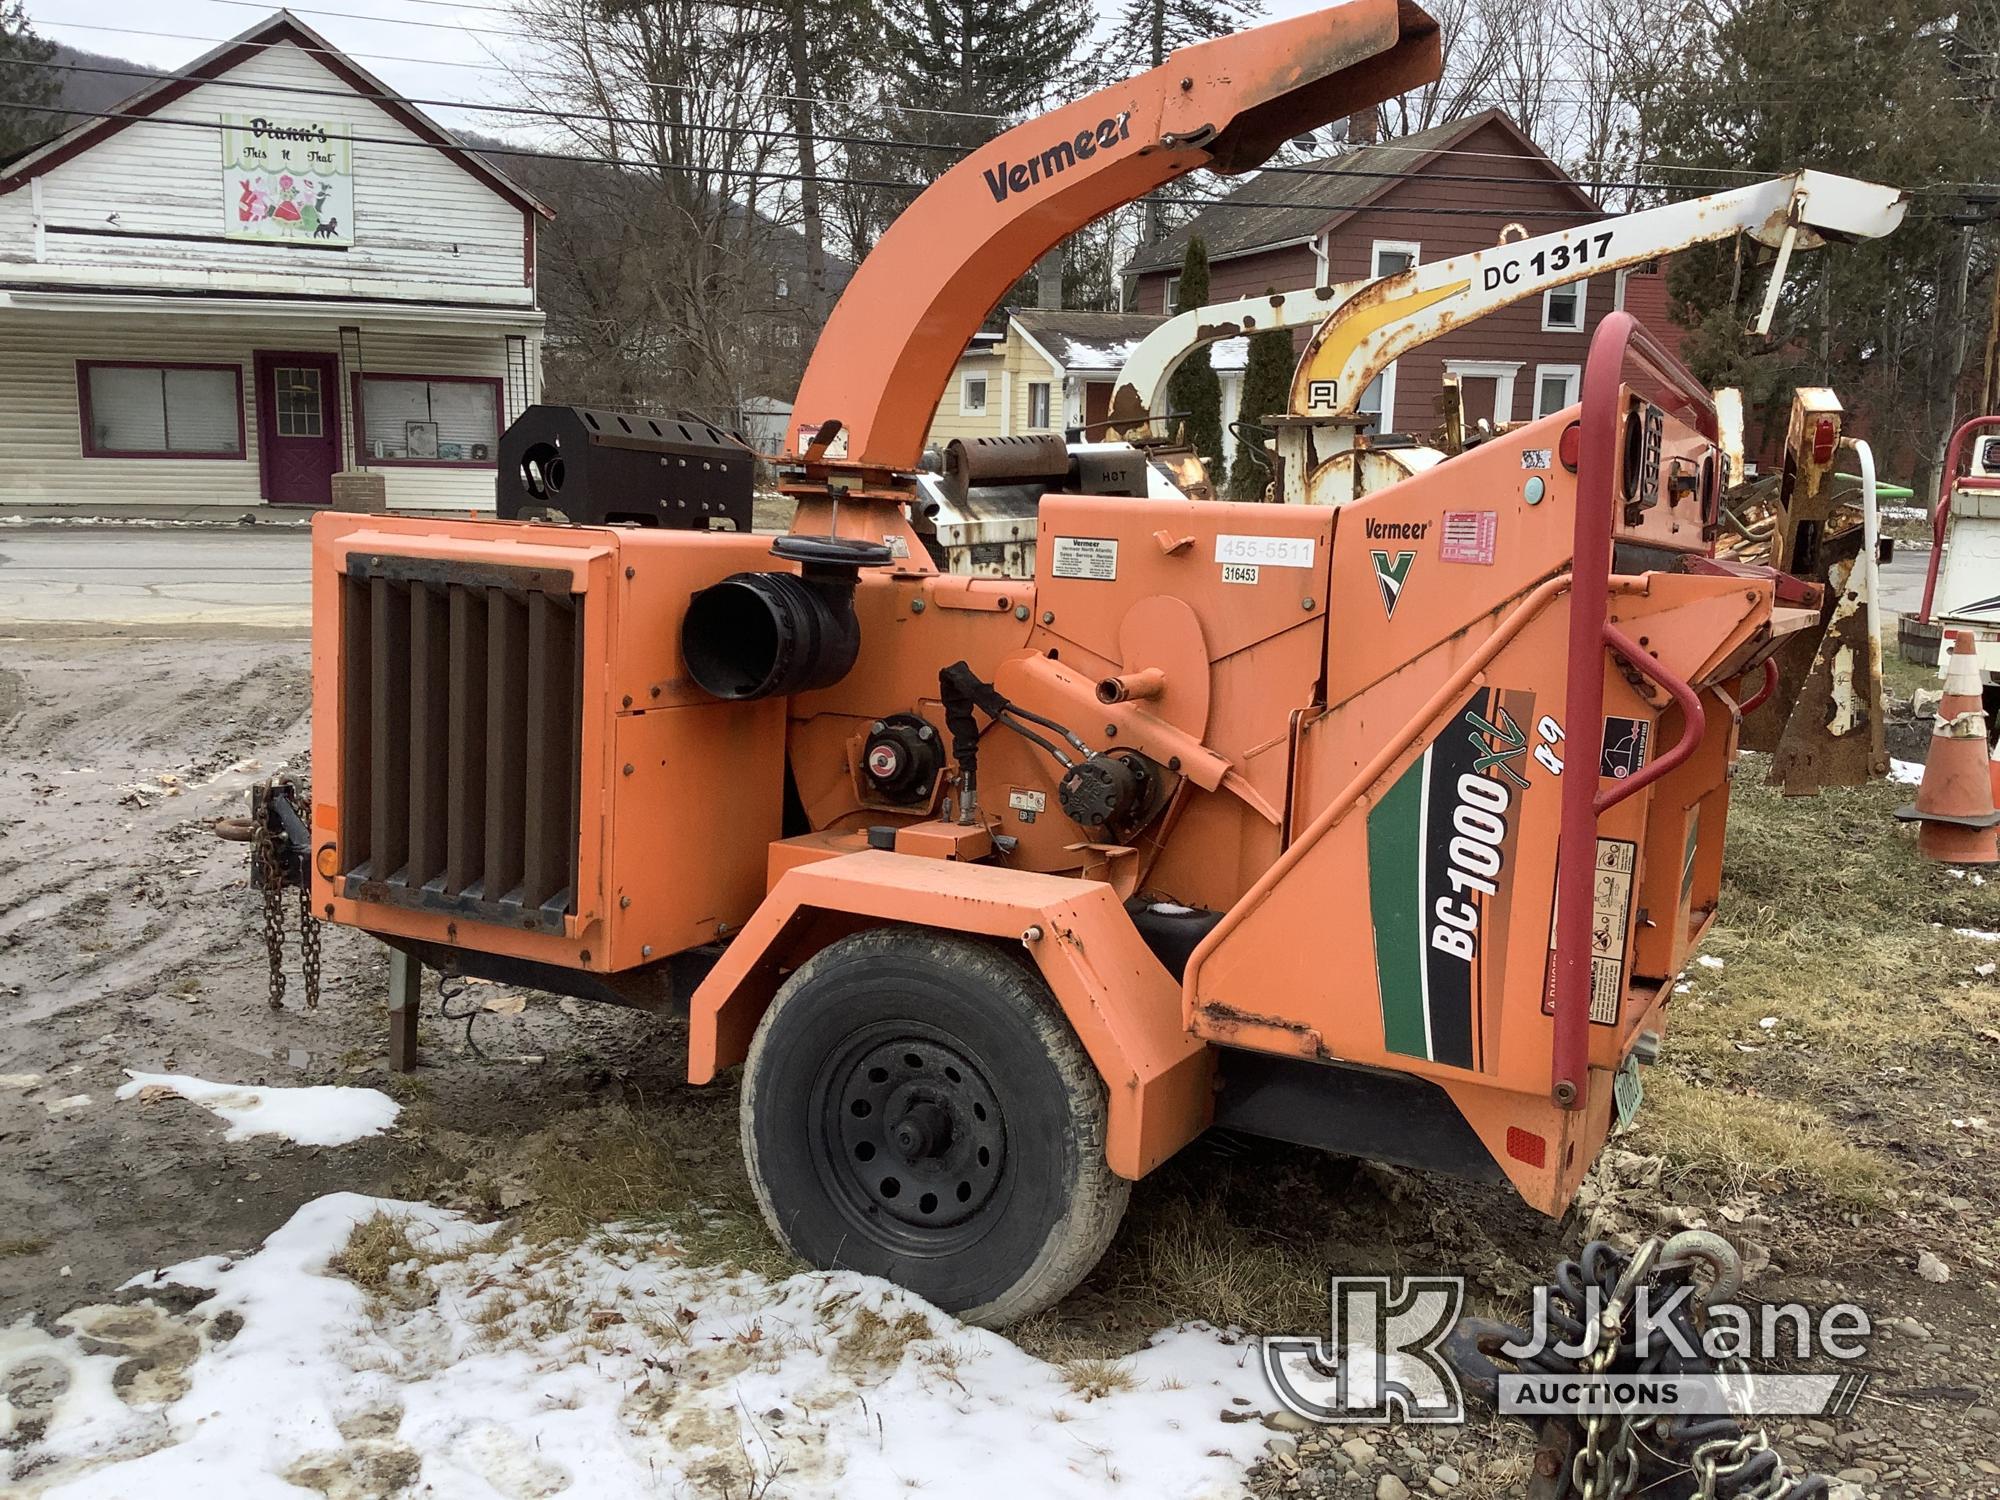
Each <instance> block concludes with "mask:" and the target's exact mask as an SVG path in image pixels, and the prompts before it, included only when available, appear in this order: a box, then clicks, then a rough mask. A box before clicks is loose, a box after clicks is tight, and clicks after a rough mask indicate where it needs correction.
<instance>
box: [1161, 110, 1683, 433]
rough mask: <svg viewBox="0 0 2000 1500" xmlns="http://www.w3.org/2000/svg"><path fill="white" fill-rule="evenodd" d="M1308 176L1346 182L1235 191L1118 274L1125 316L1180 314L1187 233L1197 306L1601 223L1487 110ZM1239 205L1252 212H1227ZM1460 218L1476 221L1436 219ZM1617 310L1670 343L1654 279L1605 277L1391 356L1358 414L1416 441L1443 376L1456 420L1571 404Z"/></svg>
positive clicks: (1265, 176) (1284, 182)
mask: <svg viewBox="0 0 2000 1500" xmlns="http://www.w3.org/2000/svg"><path fill="white" fill-rule="evenodd" d="M1311 165H1313V166H1316V167H1327V168H1332V169H1336V170H1339V171H1341V172H1343V173H1345V174H1349V175H1343V176H1312V175H1307V174H1304V173H1297V172H1270V171H1267V172H1261V173H1259V174H1257V175H1256V176H1255V177H1252V178H1250V179H1248V180H1247V181H1245V182H1244V183H1243V184H1242V185H1241V186H1240V187H1238V188H1237V189H1236V191H1235V192H1233V193H1231V194H1230V196H1229V197H1228V198H1226V199H1224V200H1222V202H1221V203H1219V204H1217V205H1216V206H1215V207H1213V208H1209V209H1205V210H1204V211H1203V212H1202V213H1201V214H1199V215H1198V216H1197V217H1195V218H1194V219H1193V220H1191V221H1190V222H1189V223H1187V224H1185V225H1182V226H1181V227H1180V228H1179V229H1177V230H1175V231H1174V232H1173V233H1172V234H1170V235H1168V236H1166V237H1165V238H1164V239H1162V240H1160V241H1158V242H1157V243H1155V244H1152V245H1149V246H1146V247H1145V248H1144V249H1142V250H1140V252H1139V253H1138V254H1137V255H1135V256H1134V257H1133V258H1132V260H1131V261H1130V262H1128V263H1127V265H1126V267H1125V273H1124V274H1125V284H1126V288H1127V297H1128V301H1127V307H1128V309H1129V310H1131V311H1133V312H1142V313H1153V314H1160V313H1170V312H1176V311H1179V310H1180V308H1179V307H1178V305H1177V302H1178V291H1179V281H1180V274H1179V273H1180V268H1181V262H1182V258H1183V256H1184V255H1185V253H1186V250H1187V242H1188V239H1189V237H1190V236H1191V235H1195V234H1199V235H1200V236H1201V239H1202V243H1203V245H1204V246H1205V247H1206V248H1207V250H1208V258H1209V267H1210V270H1209V300H1210V301H1212V302H1221V301H1226V300H1228V299H1230V298H1234V297H1248V296H1256V295H1258V294H1260V293H1262V292H1265V291H1291V290H1294V289H1297V288H1302V287H1310V286H1324V285H1329V284H1332V283H1337V282H1343V281H1355V280H1360V279H1363V278H1365V277H1368V276H1379V275H1386V274H1387V273H1389V272H1391V271H1398V270H1401V269H1403V268H1404V267H1405V266H1408V265H1411V264H1414V263H1425V264H1428V263H1429V262H1432V261H1435V260H1439V259H1442V258H1444V257H1446V256H1451V255H1459V254H1462V253H1464V252H1466V251H1471V250H1477V249H1480V248H1481V247H1483V246H1486V245H1490V244H1493V243H1494V242H1495V241H1497V240H1498V239H1499V238H1500V236H1501V233H1502V231H1503V230H1506V231H1507V232H1508V233H1509V236H1510V237H1515V238H1518V237H1519V235H1518V231H1516V230H1514V229H1513V227H1512V226H1515V225H1519V226H1520V229H1522V230H1525V231H1526V232H1527V233H1528V234H1530V235H1536V234H1546V233H1548V232H1549V231H1551V230H1556V229H1565V228H1569V227H1571V226H1573V225H1577V224H1587V223H1590V222H1592V221H1594V220H1596V219H1600V218H1603V217H1604V212H1603V210H1602V209H1600V208H1599V207H1598V205H1597V203H1596V200H1594V199H1593V198H1592V197H1591V196H1590V195H1589V194H1588V193H1586V192H1585V191H1584V190H1583V189H1582V188H1581V187H1579V186H1578V185H1577V184H1576V183H1575V182H1574V181H1572V180H1571V179H1570V177H1569V176H1568V174H1566V173H1565V172H1564V171H1563V170H1562V168H1560V167H1559V166H1557V165H1556V164H1555V163H1554V162H1553V161H1551V160H1550V159H1549V157H1548V156H1547V155H1546V154H1545V153H1544V152H1543V151H1542V150H1541V148H1540V147H1538V146H1537V145H1536V144H1535V143H1534V142H1533V141H1532V140H1530V139H1529V138H1528V136H1527V135H1526V134H1525V133H1524V132H1523V131H1522V130H1521V128H1520V127H1519V126H1517V125H1516V124H1515V123H1514V122H1513V121H1512V120H1511V119H1509V118H1508V117H1507V116H1506V115H1505V114H1504V113H1502V112H1501V111H1499V110H1487V111H1485V112H1484V113H1481V114H1477V115H1473V116H1471V117H1470V118H1469V119H1464V120H1455V121H1452V122H1451V123H1449V124H1445V125H1438V126H1433V127H1432V128H1431V129H1429V130H1425V131H1420V132H1418V133H1417V134H1415V135H1408V136H1402V137H1400V138H1398V139H1396V140H1394V141H1389V142H1384V143H1381V144H1376V145H1367V146H1361V147H1358V148H1350V149H1349V150H1347V151H1345V152H1342V153H1341V154H1340V155H1338V156H1333V157H1328V158H1326V159H1324V160H1322V161H1318V162H1314V163H1312V164H1311ZM1247 204H1256V205H1260V206H1257V207H1243V206H1237V205H1247ZM1467 208H1476V209H1480V210H1483V211H1484V212H1482V213H1479V214H1453V213H1439V212H1436V211H1435V210H1438V209H1467ZM1616 307H1624V308H1625V309H1627V310H1628V311H1630V312H1632V313H1634V314H1635V315H1636V316H1638V317H1639V318H1640V319H1641V320H1642V321H1644V322H1645V323H1646V324H1647V325H1648V326H1649V327H1651V328H1653V329H1654V330H1655V331H1656V332H1658V333H1659V334H1661V335H1662V336H1663V337H1665V338H1666V339H1667V340H1669V346H1670V347H1672V345H1673V341H1674V335H1675V330H1674V329H1673V328H1672V327H1671V325H1670V324H1669V323H1668V320H1667V314H1666V278H1665V276H1664V275H1663V274H1662V270H1661V268H1660V267H1658V266H1653V267H1648V268H1646V269H1637V270H1632V271H1620V272H1607V273H1606V274H1604V275H1601V276H1593V277H1591V278H1590V279H1589V281H1587V282H1576V283H1573V284H1571V285H1569V286H1566V287H1560V288H1553V289H1551V290H1549V291H1548V292H1546V293H1545V294H1543V295H1541V296H1537V297H1533V298H1531V299H1530V300H1528V301H1525V302H1521V303H1517V304H1515V305H1513V306H1510V307H1504V308H1500V309H1498V310H1497V311H1495V312H1493V313H1491V314H1489V315H1488V316H1486V317H1484V318H1482V319H1480V320H1479V321H1478V322H1476V323H1472V324H1469V325H1467V326H1466V327H1464V328H1459V329H1455V330H1453V331H1452V332H1450V333H1447V334H1444V335H1442V336H1441V337H1439V338H1437V339H1435V340H1433V341H1432V342H1431V343H1429V344H1426V345H1424V346H1423V347H1422V348H1420V349H1417V350H1414V351H1412V352H1411V353H1409V354H1406V355H1404V356H1403V357H1402V358H1401V359H1400V360H1398V361H1397V362H1396V364H1395V365H1393V366H1391V367H1390V369H1389V370H1388V372H1387V373H1386V374H1385V375H1384V376H1383V377H1382V378H1381V379H1379V380H1377V381H1376V382H1375V384H1374V385H1371V386H1370V387H1369V388H1368V391H1367V392H1366V393H1365V394H1364V395H1363V397H1362V399H1361V401H1360V403H1359V405H1360V407H1361V409H1362V410H1364V411H1380V410H1382V409H1383V407H1384V405H1385V404H1386V406H1387V407H1388V410H1389V415H1388V417H1387V419H1386V420H1385V421H1384V423H1383V426H1385V427H1386V428H1388V429H1389V430H1392V431H1399V432H1410V433H1416V434H1424V433H1428V432H1430V431H1431V430H1432V429H1433V428H1434V427H1435V426H1436V425H1437V415H1436V402H1437V398H1438V394H1439V391H1440V389H1441V388H1442V385H1443V381H1444V375H1445V372H1446V371H1447V370H1450V371H1451V372H1453V373H1455V374H1456V375H1457V376H1458V378H1459V382H1460V389H1461V392H1462V395H1463V399H1464V403H1465V413H1466V419H1467V421H1468V422H1473V421H1477V420H1479V419H1481V418H1484V419H1486V420H1488V421H1499V422H1509V421H1513V422H1521V421H1527V420H1529V419H1531V418H1534V417H1538V416H1542V415H1544V414H1545V413H1547V412H1550V411H1556V410H1559V409H1561V408H1562V407H1564V406H1567V405H1568V404H1569V403H1570V402H1572V401H1574V400H1576V399H1577V392H1578V387H1579V383H1580V380H1581V376H1582V369H1583V361H1584V355H1585V353H1586V351H1588V349H1589V347H1590V335H1591V333H1592V332H1593V331H1594V330H1595V329H1596V327H1597V324H1598V322H1599V320H1600V319H1602V318H1603V316H1604V315H1605V314H1606V313H1607V312H1610V311H1611V310H1612V309H1613V308H1616ZM1301 343H1303V339H1301Z"/></svg>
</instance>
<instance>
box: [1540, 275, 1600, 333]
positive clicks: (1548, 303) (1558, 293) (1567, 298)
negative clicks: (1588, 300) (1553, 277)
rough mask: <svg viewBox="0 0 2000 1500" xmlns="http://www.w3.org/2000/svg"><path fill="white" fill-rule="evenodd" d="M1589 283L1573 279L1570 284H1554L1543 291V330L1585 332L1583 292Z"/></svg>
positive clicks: (1548, 331) (1546, 331)
mask: <svg viewBox="0 0 2000 1500" xmlns="http://www.w3.org/2000/svg"><path fill="white" fill-rule="evenodd" d="M1589 285H1590V283H1589V282H1587V281H1572V282H1571V283H1570V284H1569V285H1568V286H1552V287H1550V288H1549V289H1548V290H1547V291H1545V292H1543V293H1542V332H1544V333H1581V332H1583V294H1584V291H1585V289H1586V288H1587V287H1588V286H1589Z"/></svg>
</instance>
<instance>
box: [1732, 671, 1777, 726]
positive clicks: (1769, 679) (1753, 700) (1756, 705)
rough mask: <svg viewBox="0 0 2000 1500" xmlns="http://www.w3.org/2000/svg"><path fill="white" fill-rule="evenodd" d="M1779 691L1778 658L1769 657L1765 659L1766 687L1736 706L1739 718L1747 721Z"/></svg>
mask: <svg viewBox="0 0 2000 1500" xmlns="http://www.w3.org/2000/svg"><path fill="white" fill-rule="evenodd" d="M1777 690H1778V658H1777V657H1775V656H1767V657H1765V658H1764V685H1763V686H1762V687H1760V688H1758V689H1757V691H1756V692H1754V693H1752V694H1751V695H1750V696H1749V697H1748V698H1745V699H1744V700H1743V701H1742V702H1741V703H1739V704H1737V705H1736V713H1737V716H1738V717H1739V718H1745V719H1747V718H1749V717H1750V715H1752V714H1754V713H1755V712H1757V710H1758V709H1760V708H1762V707H1763V706H1764V705H1765V704H1766V703H1767V702H1769V701H1770V697H1771V694H1773V693H1775V692H1777Z"/></svg>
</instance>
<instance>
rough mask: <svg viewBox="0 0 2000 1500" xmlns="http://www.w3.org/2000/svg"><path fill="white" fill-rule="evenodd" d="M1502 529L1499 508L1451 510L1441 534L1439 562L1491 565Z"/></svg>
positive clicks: (1446, 516)
mask: <svg viewBox="0 0 2000 1500" xmlns="http://www.w3.org/2000/svg"><path fill="white" fill-rule="evenodd" d="M1499 532H1500V516H1499V514H1498V512H1496V511H1490V510H1448V511H1446V512H1445V513H1444V526H1443V528H1442V530H1440V531H1439V533H1438V561H1439V562H1448V563H1486V564H1488V565H1490V564H1491V563H1492V561H1493V543H1494V540H1495V538H1496V537H1497V536H1498V535H1499Z"/></svg>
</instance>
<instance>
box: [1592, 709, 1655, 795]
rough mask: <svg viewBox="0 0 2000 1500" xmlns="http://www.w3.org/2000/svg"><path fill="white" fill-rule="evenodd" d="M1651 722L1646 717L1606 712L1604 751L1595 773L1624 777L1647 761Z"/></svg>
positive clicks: (1651, 732) (1613, 778) (1615, 778)
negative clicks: (1638, 717)
mask: <svg viewBox="0 0 2000 1500" xmlns="http://www.w3.org/2000/svg"><path fill="white" fill-rule="evenodd" d="M1652 738H1653V725H1652V721H1651V720H1648V719H1627V718H1624V717H1622V716H1620V715H1618V714H1607V715H1605V719H1604V754H1603V756H1602V758H1601V759H1600V761H1599V763H1598V767H1597V774H1598V775H1600V776H1609V777H1610V778H1611V779H1612V780H1613V781H1623V780H1624V779H1625V778H1626V777H1627V776H1630V775H1632V774H1633V773H1634V772H1636V771H1637V770H1638V769H1639V767H1641V766H1643V765H1644V764H1645V763H1646V747H1647V746H1648V745H1649V744H1650V743H1651V742H1652Z"/></svg>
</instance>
